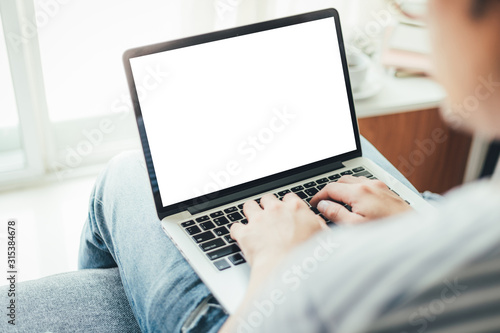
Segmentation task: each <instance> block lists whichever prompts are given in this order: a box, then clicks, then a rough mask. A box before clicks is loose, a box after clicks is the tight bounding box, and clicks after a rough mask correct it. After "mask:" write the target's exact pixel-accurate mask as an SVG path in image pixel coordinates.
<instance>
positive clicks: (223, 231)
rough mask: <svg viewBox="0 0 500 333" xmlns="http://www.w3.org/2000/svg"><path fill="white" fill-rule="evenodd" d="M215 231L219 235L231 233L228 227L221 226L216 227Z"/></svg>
mask: <svg viewBox="0 0 500 333" xmlns="http://www.w3.org/2000/svg"><path fill="white" fill-rule="evenodd" d="M214 232H215V234H216V235H217V236H224V235H227V234H228V233H229V230H227V228H226V227H220V228H217V229H214Z"/></svg>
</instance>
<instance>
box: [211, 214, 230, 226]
mask: <svg viewBox="0 0 500 333" xmlns="http://www.w3.org/2000/svg"><path fill="white" fill-rule="evenodd" d="M213 221H214V222H215V224H217V225H218V226H221V225H224V224H228V223H229V220H228V219H227V217H225V216H222V217H217V218H215V219H213Z"/></svg>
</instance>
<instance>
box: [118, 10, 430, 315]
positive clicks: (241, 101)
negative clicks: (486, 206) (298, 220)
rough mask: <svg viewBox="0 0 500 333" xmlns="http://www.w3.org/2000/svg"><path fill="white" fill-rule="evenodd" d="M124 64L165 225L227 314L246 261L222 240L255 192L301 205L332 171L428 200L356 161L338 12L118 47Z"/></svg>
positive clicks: (243, 282) (239, 292)
mask: <svg viewBox="0 0 500 333" xmlns="http://www.w3.org/2000/svg"><path fill="white" fill-rule="evenodd" d="M123 60H124V64H125V70H126V74H127V79H128V83H129V88H130V94H131V98H132V102H133V105H134V110H135V114H136V120H137V125H138V129H139V134H140V137H141V142H142V147H143V151H144V156H145V160H146V165H147V168H148V173H149V177H150V181H151V188H152V193H153V197H154V200H155V205H156V209H157V212H158V216H159V218H160V220H161V223H162V227H163V230H164V231H165V233H166V234H167V236H168V237H169V238H170V239H171V240H172V242H174V244H175V245H176V246H177V248H178V249H179V251H180V252H181V253H182V255H183V256H184V257H185V258H186V260H187V261H188V262H189V263H190V264H191V266H192V267H193V269H194V270H195V271H196V273H197V274H198V275H199V276H200V278H201V279H202V280H203V282H204V283H205V284H206V285H207V287H208V288H209V289H210V290H211V291H212V293H213V295H214V296H215V297H216V298H217V299H218V301H219V302H220V303H221V305H222V306H223V307H224V308H225V309H226V311H227V312H228V313H233V312H234V311H235V310H236V309H237V307H238V305H239V303H240V302H241V300H242V298H243V295H244V293H245V290H246V286H247V284H248V279H249V273H250V268H249V266H248V264H247V263H246V262H245V258H244V255H243V254H242V253H241V251H240V250H239V248H238V246H237V244H236V243H234V242H232V240H231V239H230V237H229V227H230V225H231V224H232V223H237V222H242V223H245V222H246V219H245V216H244V215H243V214H242V211H241V207H242V204H243V203H244V202H245V201H247V200H252V199H258V198H260V197H261V196H262V195H263V194H265V193H274V194H275V195H277V196H279V197H282V196H283V195H284V194H285V193H287V192H289V191H291V192H295V193H297V194H298V195H300V196H301V197H303V198H304V199H305V200H306V201H307V200H309V199H310V198H311V197H312V196H313V195H314V194H315V192H317V191H318V190H320V189H321V188H322V187H324V186H326V184H328V182H331V181H336V180H337V179H338V178H339V177H340V176H341V175H342V174H354V175H355V176H367V177H369V178H378V179H380V180H381V181H383V182H384V183H386V184H387V185H388V186H389V187H390V188H391V189H392V190H393V191H395V192H396V193H397V194H399V195H400V196H401V197H402V198H403V199H405V200H406V201H407V202H408V203H409V204H410V205H411V206H413V207H414V208H415V209H425V208H427V207H428V204H427V203H426V202H425V201H424V200H423V199H422V198H421V197H420V196H419V195H417V194H415V193H414V192H413V191H412V190H410V189H408V188H407V187H406V186H404V185H403V184H401V183H400V182H399V181H397V180H396V179H395V178H394V177H392V176H391V175H389V174H388V173H387V172H385V171H384V170H383V169H381V168H380V167H379V166H378V165H376V164H375V163H373V162H372V161H370V160H369V159H367V158H365V157H363V156H362V152H361V146H360V137H359V131H358V125H357V120H356V115H355V109H354V102H353V97H352V93H351V87H350V82H349V75H348V66H347V63H346V58H345V50H344V44H343V40H342V33H341V29H340V21H339V16H338V13H337V11H336V10H334V9H326V10H321V11H317V12H312V13H306V14H301V15H297V16H292V17H287V18H282V19H277V20H272V21H268V22H263V23H257V24H252V25H248V26H243V27H237V28H234V29H228V30H223V31H216V32H213V33H208V34H204V35H199V36H194V37H188V38H183V39H179V40H174V41H169V42H165V43H160V44H155V45H150V46H145V47H139V48H135V49H131V50H128V51H127V52H125V54H124V57H123Z"/></svg>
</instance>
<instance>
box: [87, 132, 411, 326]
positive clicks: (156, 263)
mask: <svg viewBox="0 0 500 333" xmlns="http://www.w3.org/2000/svg"><path fill="white" fill-rule="evenodd" d="M362 148H363V154H364V156H366V157H368V158H370V159H372V160H373V161H374V162H376V163H378V164H379V165H380V166H381V167H383V168H384V169H385V170H386V171H388V172H389V173H391V174H392V175H393V176H394V177H396V178H397V179H399V180H400V181H402V182H403V183H404V184H405V185H407V186H409V187H410V188H411V189H413V190H414V191H416V190H415V188H414V187H413V186H412V185H411V184H410V183H409V182H408V181H407V180H406V179H405V178H404V177H403V175H401V173H399V171H397V169H396V168H394V166H392V165H391V164H390V163H389V162H388V161H387V160H386V159H385V158H384V157H383V156H382V155H381V154H380V153H379V152H378V151H377V150H376V149H375V148H374V147H373V146H372V145H371V144H370V143H368V142H367V141H366V140H364V139H362ZM79 265H80V268H108V267H115V266H118V267H119V271H120V276H121V279H122V282H123V286H124V289H125V293H126V295H127V298H128V300H129V302H130V305H131V307H132V309H133V312H134V314H135V317H136V319H137V321H138V323H139V325H140V327H141V329H142V330H144V331H168V332H171V331H181V327H182V326H183V324H184V323H185V322H186V320H187V319H188V317H189V316H190V314H191V313H192V312H193V310H194V309H195V308H196V307H197V305H198V304H200V303H201V302H202V301H203V300H204V299H206V298H207V297H209V296H210V291H209V290H208V289H207V288H206V286H205V285H204V284H203V283H202V282H201V280H200V279H199V278H198V276H197V275H196V273H195V272H194V271H193V270H192V268H191V267H190V266H189V264H188V263H187V262H186V261H185V260H184V258H183V257H182V255H181V254H180V252H179V251H178V250H177V248H176V247H175V246H174V244H173V243H172V242H171V241H170V239H169V238H168V237H167V236H166V235H165V234H164V232H163V231H162V230H161V225H160V221H159V219H158V216H157V215H156V210H155V207H154V203H153V198H152V194H151V189H150V185H149V179H148V175H147V171H146V168H145V165H144V161H143V158H142V156H141V153H140V152H130V153H126V154H122V155H120V156H119V157H117V158H115V159H113V161H112V162H111V163H110V164H109V166H108V168H107V169H106V170H105V172H104V173H102V174H101V175H100V177H99V178H98V180H97V182H96V186H95V189H94V191H93V193H92V196H91V200H90V205H89V216H88V220H87V223H86V224H85V227H84V230H83V233H82V239H81V250H80V259H79ZM205 310H207V312H206V313H205V314H203V311H205ZM203 311H202V313H201V314H200V316H198V318H197V319H196V320H194V323H193V324H194V325H196V324H198V325H200V326H201V325H203V330H204V331H209V328H210V329H211V330H212V331H216V330H218V328H219V327H220V326H221V325H222V324H223V322H224V321H225V319H226V317H227V316H226V315H225V314H224V312H223V311H222V310H221V309H220V308H218V307H217V306H216V305H211V306H209V307H205V308H204V310H203ZM191 319H192V318H189V321H190V322H191ZM200 326H198V327H197V328H194V329H200V328H201V327H200Z"/></svg>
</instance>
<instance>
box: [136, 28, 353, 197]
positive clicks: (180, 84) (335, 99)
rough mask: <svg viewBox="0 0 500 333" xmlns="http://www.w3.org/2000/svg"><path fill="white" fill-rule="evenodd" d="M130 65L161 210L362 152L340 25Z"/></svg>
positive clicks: (259, 36) (277, 32) (283, 31)
mask: <svg viewBox="0 0 500 333" xmlns="http://www.w3.org/2000/svg"><path fill="white" fill-rule="evenodd" d="M131 66H132V72H133V75H134V79H135V81H136V84H137V85H138V86H140V85H141V83H142V86H143V88H142V91H141V92H140V93H139V102H140V105H141V110H142V115H143V119H144V126H145V129H146V133H147V136H148V141H149V145H150V149H151V154H152V157H153V162H154V166H155V170H156V176H157V180H158V186H159V189H160V194H161V198H162V202H163V205H164V206H168V205H171V204H174V203H178V202H181V201H184V200H187V199H192V198H194V197H197V196H200V195H203V194H207V193H209V192H213V191H217V190H220V189H224V188H228V187H231V186H235V185H239V184H242V183H245V182H248V181H251V180H255V179H259V178H262V177H265V176H269V175H272V174H275V173H278V172H281V171H286V170H289V169H292V168H296V167H299V166H302V165H305V164H309V163H313V162H316V161H320V160H323V159H326V158H329V157H333V156H336V155H340V154H343V153H346V152H350V151H353V150H355V149H356V142H355V135H354V129H353V126H352V121H351V114H350V109H349V102H348V95H347V89H346V86H345V80H344V73H343V69H342V63H341V58H340V51H339V46H338V41H337V34H336V29H335V21H334V19H333V18H326V19H321V20H317V21H312V22H307V23H302V24H297V25H293V26H288V27H283V28H278V29H273V30H269V31H264V32H260V33H255V34H250V35H244V36H238V37H235V38H229V39H225V40H221V41H216V42H210V43H206V44H201V45H196V46H191V47H186V48H181V49H176V50H171V51H166V52H161V53H156V54H152V55H147V56H142V57H138V58H134V59H131ZM155 71H156V72H161V73H162V76H163V77H166V79H165V80H156V81H155V79H154V75H152V74H151V73H152V72H155ZM144 87H146V88H144Z"/></svg>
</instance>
